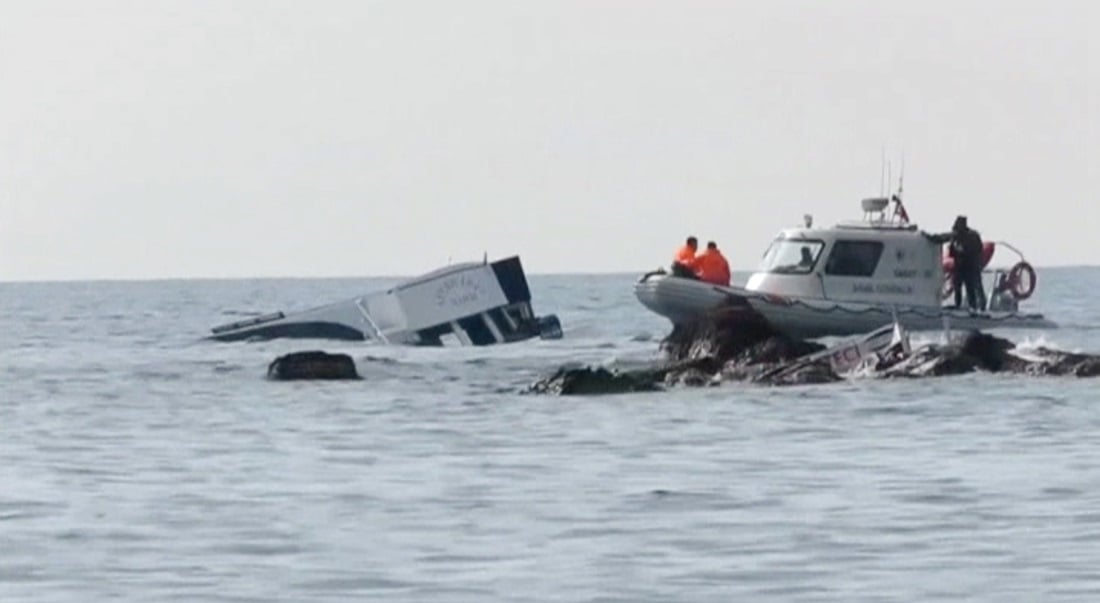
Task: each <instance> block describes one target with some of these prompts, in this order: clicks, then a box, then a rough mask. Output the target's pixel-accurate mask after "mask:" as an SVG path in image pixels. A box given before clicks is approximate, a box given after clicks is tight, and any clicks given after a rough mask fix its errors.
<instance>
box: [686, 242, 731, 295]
mask: <svg viewBox="0 0 1100 603" xmlns="http://www.w3.org/2000/svg"><path fill="white" fill-rule="evenodd" d="M695 275H696V276H698V277H699V280H701V281H705V282H708V283H714V284H715V285H722V286H724V287H728V286H729V284H730V264H729V262H727V261H726V258H725V257H724V256H723V255H722V252H721V251H718V244H717V243H715V242H714V241H708V242H707V250H706V251H704V252H703V253H702V254H701V255H700V256H699V257H698V258H696V259H695Z"/></svg>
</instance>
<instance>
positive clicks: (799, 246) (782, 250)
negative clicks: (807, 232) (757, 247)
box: [760, 239, 825, 274]
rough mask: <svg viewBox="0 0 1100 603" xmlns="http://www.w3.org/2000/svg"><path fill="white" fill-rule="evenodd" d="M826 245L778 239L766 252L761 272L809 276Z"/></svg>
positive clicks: (800, 240)
mask: <svg viewBox="0 0 1100 603" xmlns="http://www.w3.org/2000/svg"><path fill="white" fill-rule="evenodd" d="M824 247H825V244H824V243H822V242H821V241H810V240H808V239H776V240H775V241H773V242H772V244H771V246H770V247H768V250H767V251H766V252H764V259H763V260H762V261H761V262H760V272H772V273H777V274H808V273H809V272H810V271H811V270H813V268H814V264H816V263H817V258H818V256H820V255H821V250H822V248H824Z"/></svg>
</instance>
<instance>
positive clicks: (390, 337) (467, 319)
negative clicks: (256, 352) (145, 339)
mask: <svg viewBox="0 0 1100 603" xmlns="http://www.w3.org/2000/svg"><path fill="white" fill-rule="evenodd" d="M560 336H561V327H560V324H559V323H558V319H557V317H556V316H554V315H549V316H546V317H542V318H539V317H536V316H535V315H534V311H533V310H532V308H531V292H530V290H529V289H528V286H527V279H526V276H525V275H524V273H523V267H522V265H521V264H520V261H519V258H518V257H511V258H505V259H503V260H499V261H496V262H492V263H489V262H482V263H469V264H459V265H455V266H448V267H446V268H443V269H440V270H437V271H435V272H431V273H428V274H425V275H423V276H420V277H418V278H415V279H411V280H409V281H406V282H404V283H402V284H400V285H397V286H396V287H393V288H392V289H389V290H386V291H377V292H374V293H370V294H367V295H364V296H361V297H355V298H352V299H349V300H346V301H342V302H338V303H335V304H329V305H326V306H320V307H317V308H312V309H309V310H304V311H301V312H296V313H292V314H283V313H282V312H275V313H272V314H266V315H263V316H257V317H255V318H250V319H245V320H240V321H237V322H234V323H230V324H225V325H221V326H218V327H214V328H213V329H212V335H211V336H210V337H211V339H216V340H219V341H242V340H246V341H247V340H264V339H275V338H298V339H342V340H352V341H363V340H371V341H378V342H380V343H394V344H411V345H444V344H446V343H448V342H455V343H458V344H462V345H491V344H495V343H508V342H512V341H520V340H523V339H530V338H532V337H543V338H557V337H560Z"/></svg>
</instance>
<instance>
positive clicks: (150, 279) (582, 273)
mask: <svg viewBox="0 0 1100 603" xmlns="http://www.w3.org/2000/svg"><path fill="white" fill-rule="evenodd" d="M1075 268H1076V269H1080V268H1093V269H1097V268H1100V264H1052V265H1047V266H1035V269H1036V270H1068V269H1075ZM524 272H525V274H526V275H527V276H528V277H532V276H601V275H602V276H624V275H629V274H645V273H646V272H648V271H636V270H633V271H623V270H593V271H583V270H582V271H575V272H560V271H549V272H538V271H524ZM731 272H732V274H752V273H754V272H756V271H755V270H733V271H731ZM417 276H419V274H342V275H341V274H332V275H309V276H304V275H252V276H132V277H111V276H106V277H62V278H44V279H8V278H3V277H0V285H19V284H51V283H58V284H60V283H146V282H148V283H152V282H166V281H250V280H272V281H274V280H348V279H410V278H416V277H417Z"/></svg>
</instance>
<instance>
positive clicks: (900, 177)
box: [898, 149, 905, 199]
mask: <svg viewBox="0 0 1100 603" xmlns="http://www.w3.org/2000/svg"><path fill="white" fill-rule="evenodd" d="M904 181H905V149H902V150H901V171H900V172H898V199H901V186H902V183H903V182H904Z"/></svg>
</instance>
